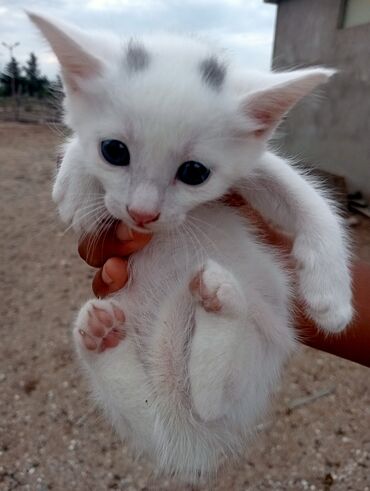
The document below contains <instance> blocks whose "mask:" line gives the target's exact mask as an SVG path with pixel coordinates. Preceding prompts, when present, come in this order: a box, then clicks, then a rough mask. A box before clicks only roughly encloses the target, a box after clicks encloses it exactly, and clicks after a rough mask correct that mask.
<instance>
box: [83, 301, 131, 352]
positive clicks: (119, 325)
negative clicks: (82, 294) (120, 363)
mask: <svg viewBox="0 0 370 491" xmlns="http://www.w3.org/2000/svg"><path fill="white" fill-rule="evenodd" d="M124 321H125V315H124V313H123V311H122V309H121V308H120V307H119V306H118V304H117V303H116V302H114V301H112V300H89V301H88V302H86V304H85V305H84V306H83V307H82V309H81V310H80V312H79V314H78V317H77V320H76V324H75V328H74V336H75V338H76V341H77V346H79V347H80V349H82V350H83V351H86V350H87V351H89V352H93V353H101V352H103V351H105V350H106V349H108V348H114V347H116V346H118V344H119V343H120V341H121V340H122V339H124V337H125V331H124V328H123V324H124Z"/></svg>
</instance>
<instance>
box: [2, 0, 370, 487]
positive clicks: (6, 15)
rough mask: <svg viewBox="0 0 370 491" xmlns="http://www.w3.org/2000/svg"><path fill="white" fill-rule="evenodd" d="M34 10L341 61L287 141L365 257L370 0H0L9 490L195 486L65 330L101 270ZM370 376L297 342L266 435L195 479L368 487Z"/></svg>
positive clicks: (95, 25)
mask: <svg viewBox="0 0 370 491" xmlns="http://www.w3.org/2000/svg"><path fill="white" fill-rule="evenodd" d="M25 8H27V9H33V10H37V11H39V12H43V13H47V14H50V15H53V16H56V17H57V18H60V19H64V20H66V21H70V22H73V23H75V24H77V25H78V26H80V27H81V28H86V29H105V30H110V31H113V32H115V33H117V34H118V35H122V36H123V37H126V36H129V35H138V34H140V33H143V32H151V31H158V30H159V31H168V30H169V31H175V32H185V33H188V32H196V33H200V34H202V35H205V36H207V37H209V38H210V39H213V40H215V41H216V42H217V43H218V44H220V45H221V46H224V47H225V48H226V49H227V50H229V51H230V54H231V55H232V56H233V57H235V58H236V59H237V60H238V61H239V62H240V63H242V64H244V65H245V66H246V67H249V68H252V69H261V70H268V69H270V68H271V67H272V68H273V69H276V70H284V69H291V68H298V67H306V66H315V65H325V66H329V67H332V68H336V69H338V70H339V73H338V74H337V75H336V76H335V77H334V78H333V80H332V81H331V82H330V85H328V86H327V87H325V89H324V90H322V91H321V92H319V93H318V94H316V96H315V97H312V98H310V99H309V100H308V101H307V102H306V103H305V102H303V103H302V104H300V105H299V106H298V107H296V108H295V109H294V110H293V111H292V112H291V114H290V115H289V117H288V118H287V120H286V121H285V122H284V123H283V125H282V126H281V128H280V131H279V138H278V140H277V144H278V148H279V151H280V153H282V154H287V155H290V156H293V157H294V158H296V159H297V160H299V161H300V162H301V164H302V165H304V166H307V167H310V168H311V169H312V171H313V172H314V173H317V174H318V175H319V176H320V177H322V179H324V180H325V182H327V184H328V186H330V187H331V188H332V189H333V192H334V193H335V196H336V197H337V199H338V202H339V203H340V204H341V206H342V209H343V212H344V214H345V216H346V220H347V222H348V224H349V225H350V226H351V227H352V228H351V231H352V236H353V244H354V252H355V254H356V255H357V256H358V257H360V258H361V259H363V260H364V261H367V262H370V227H369V224H370V208H369V205H368V201H367V200H369V199H370V0H280V1H279V0H266V1H263V0H197V1H196V0H189V1H186V0H183V1H181V0H85V1H83V0H30V1H26V0H0V72H1V73H0V201H1V214H0V221H1V222H0V223H1V231H2V233H1V234H0V250H1V262H0V273H1V286H0V288H1V296H0V298H1V304H0V309H1V319H2V322H1V323H0V334H1V337H2V342H1V343H0V490H3V489H4V490H12V489H17V490H18V489H19V490H32V491H33V490H36V491H46V490H57V491H59V490H60V491H69V490H77V491H85V490H86V491H87V490H93V491H95V490H97V491H100V490H102V491H103V490H107V489H118V490H131V491H135V490H141V491H144V490H162V489H169V490H191V489H192V488H191V487H190V486H183V485H181V484H179V483H176V482H173V481H172V480H170V479H165V478H161V477H160V476H156V474H155V472H154V471H153V469H152V468H151V466H150V463H148V462H146V461H145V459H134V458H133V457H132V456H131V455H130V453H129V450H128V449H127V448H126V447H124V446H122V444H121V443H120V442H119V441H118V439H117V438H116V436H115V435H114V433H113V431H112V429H111V428H110V427H109V426H108V425H107V423H106V422H105V421H104V420H103V419H102V418H101V417H100V415H99V413H98V412H95V410H94V408H93V406H92V404H91V403H90V402H89V400H88V394H87V388H86V386H85V383H84V381H83V380H82V377H81V374H80V371H79V368H78V366H77V363H76V362H75V359H74V352H73V347H72V343H71V336H70V326H71V320H72V318H73V316H74V315H75V313H76V312H77V310H78V308H79V306H80V305H81V303H82V302H83V301H85V300H86V299H87V298H88V297H89V296H91V292H90V282H91V279H92V276H93V273H94V272H93V270H91V269H90V268H88V267H87V266H86V265H85V264H83V263H82V261H81V260H80V259H79V258H78V255H77V251H76V237H75V236H74V235H73V233H72V232H71V231H70V230H65V227H64V228H63V225H61V224H60V223H59V221H58V218H57V214H56V211H55V208H54V205H53V204H52V202H51V199H50V190H51V183H52V180H53V176H54V172H55V162H56V155H57V151H58V146H59V145H60V144H61V143H62V142H63V139H64V137H65V135H66V128H64V126H63V124H62V122H61V109H60V104H61V99H62V96H61V94H60V89H61V88H62V84H61V79H60V77H59V74H58V65H57V62H56V59H55V57H54V56H53V55H52V54H51V52H50V50H49V48H48V47H47V45H46V44H45V43H44V42H43V41H42V40H41V37H40V36H39V34H38V33H37V32H36V30H35V29H34V28H33V26H32V25H31V24H30V23H29V21H28V19H27V17H26V15H25V13H24V10H23V9H25ZM369 303H370V301H369ZM368 379H369V377H368V370H367V369H366V368H364V367H362V366H360V365H356V364H355V363H351V362H348V361H345V360H343V359H340V358H337V357H334V356H331V355H328V354H324V353H321V352H318V351H314V350H312V349H309V348H302V350H301V352H300V353H299V354H298V355H297V356H295V357H294V359H293V360H292V361H291V363H290V364H289V367H288V370H287V372H286V374H285V376H284V378H283V380H282V384H281V389H280V392H279V394H278V396H277V398H276V401H275V404H274V406H273V409H272V411H271V414H269V415H268V416H266V417H265V419H264V420H263V421H262V423H261V424H260V425H259V427H258V428H257V430H258V432H259V434H260V437H259V439H258V441H257V443H256V444H255V446H253V448H252V449H251V450H250V451H249V452H248V453H246V455H245V457H244V458H243V459H241V460H240V461H239V462H237V463H236V464H235V465H233V464H232V465H230V466H229V467H228V468H227V469H225V470H223V471H222V472H220V474H219V475H218V476H217V479H216V480H215V481H214V482H212V483H208V484H204V485H202V486H200V487H199V489H201V490H204V491H205V490H207V491H210V490H216V491H221V490H222V491H225V490H236V491H239V490H253V491H254V490H282V491H283V490H284V491H285V490H324V491H328V490H334V491H337V490H338V491H347V490H354V491H366V490H368V491H369V490H370V430H369V428H370V424H369V422H370V396H369V394H370V390H369V389H370V387H369V381H368ZM197 489H198V488H197Z"/></svg>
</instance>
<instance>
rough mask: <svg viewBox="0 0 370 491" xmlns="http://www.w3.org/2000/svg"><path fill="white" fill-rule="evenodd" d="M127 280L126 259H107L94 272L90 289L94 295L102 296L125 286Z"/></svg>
mask: <svg viewBox="0 0 370 491" xmlns="http://www.w3.org/2000/svg"><path fill="white" fill-rule="evenodd" d="M127 280H128V271H127V261H126V259H122V258H120V257H112V258H110V259H108V260H107V262H106V263H105V264H104V266H103V268H101V269H99V271H97V273H96V274H95V277H94V279H93V283H92V289H93V292H94V294H95V296H96V297H98V298H104V297H106V296H107V295H109V294H111V293H114V292H116V291H118V290H120V289H121V288H123V287H124V286H125V284H126V283H127Z"/></svg>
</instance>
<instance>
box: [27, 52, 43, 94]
mask: <svg viewBox="0 0 370 491" xmlns="http://www.w3.org/2000/svg"><path fill="white" fill-rule="evenodd" d="M23 70H24V73H25V78H26V89H27V92H28V95H30V96H34V95H35V94H36V93H37V92H39V89H40V78H41V72H40V69H39V66H38V61H37V58H36V55H35V54H34V53H31V54H30V57H29V59H28V60H27V61H26V65H25V66H24V67H23Z"/></svg>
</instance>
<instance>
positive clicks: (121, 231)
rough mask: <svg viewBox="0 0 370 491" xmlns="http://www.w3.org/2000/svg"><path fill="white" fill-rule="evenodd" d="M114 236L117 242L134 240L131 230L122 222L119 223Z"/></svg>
mask: <svg viewBox="0 0 370 491" xmlns="http://www.w3.org/2000/svg"><path fill="white" fill-rule="evenodd" d="M116 234H117V238H118V239H119V240H132V239H133V238H134V234H133V232H132V230H131V229H130V228H128V227H127V225H125V224H124V223H123V222H120V223H119V225H118V227H117V232H116Z"/></svg>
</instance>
